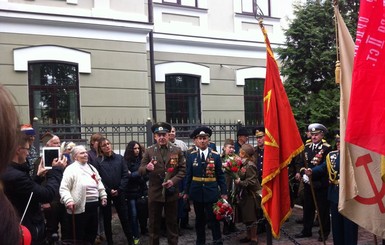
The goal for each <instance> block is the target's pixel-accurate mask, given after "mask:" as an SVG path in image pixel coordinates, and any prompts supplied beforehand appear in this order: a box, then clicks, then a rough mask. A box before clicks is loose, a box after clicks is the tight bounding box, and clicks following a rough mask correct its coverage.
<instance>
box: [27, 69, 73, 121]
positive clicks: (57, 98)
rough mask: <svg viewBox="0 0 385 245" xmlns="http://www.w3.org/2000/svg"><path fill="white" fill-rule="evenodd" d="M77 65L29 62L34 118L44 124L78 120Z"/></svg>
mask: <svg viewBox="0 0 385 245" xmlns="http://www.w3.org/2000/svg"><path fill="white" fill-rule="evenodd" d="M78 73H79V72H78V66H77V64H73V63H64V62H29V63H28V83H29V95H30V96H29V105H30V106H29V108H30V113H29V115H30V117H31V121H32V119H33V118H34V117H38V118H39V119H40V122H41V123H43V124H79V123H80V109H79V108H80V106H79V77H78Z"/></svg>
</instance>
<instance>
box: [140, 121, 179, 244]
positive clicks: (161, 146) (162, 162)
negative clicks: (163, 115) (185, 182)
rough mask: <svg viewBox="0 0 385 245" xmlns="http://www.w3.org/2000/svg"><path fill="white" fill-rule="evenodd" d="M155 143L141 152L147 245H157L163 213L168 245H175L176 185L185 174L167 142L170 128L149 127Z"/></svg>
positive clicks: (176, 150)
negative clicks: (145, 181)
mask: <svg viewBox="0 0 385 245" xmlns="http://www.w3.org/2000/svg"><path fill="white" fill-rule="evenodd" d="M151 130H152V132H153V133H154V135H155V140H156V143H155V144H154V145H152V146H150V147H149V148H148V149H147V150H146V151H145V153H144V156H143V159H142V162H141V165H140V167H139V170H138V171H139V174H141V175H145V174H148V177H149V189H148V213H149V236H150V239H149V241H150V244H151V245H158V244H159V235H160V226H161V220H162V212H163V209H164V214H165V217H166V228H167V239H168V244H172V245H177V244H178V224H177V210H178V190H177V189H178V188H177V186H178V182H179V181H181V180H182V179H183V177H184V176H185V173H186V161H185V158H184V156H183V153H182V151H181V149H180V148H179V147H177V146H174V145H173V144H171V143H170V142H169V138H168V137H169V136H168V133H169V132H170V131H171V125H170V124H168V123H164V122H160V123H156V124H154V125H153V126H152V127H151Z"/></svg>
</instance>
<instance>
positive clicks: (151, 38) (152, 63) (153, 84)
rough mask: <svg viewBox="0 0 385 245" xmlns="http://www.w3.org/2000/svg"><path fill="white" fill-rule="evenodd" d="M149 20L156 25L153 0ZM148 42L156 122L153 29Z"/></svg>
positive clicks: (149, 7) (154, 118)
mask: <svg viewBox="0 0 385 245" xmlns="http://www.w3.org/2000/svg"><path fill="white" fill-rule="evenodd" d="M148 22H149V23H150V24H152V26H153V27H154V13H153V4H152V0H148ZM148 42H149V47H150V50H149V52H150V78H151V105H152V119H153V120H154V122H156V121H157V118H156V93H155V62H154V33H153V30H151V31H150V32H149V34H148Z"/></svg>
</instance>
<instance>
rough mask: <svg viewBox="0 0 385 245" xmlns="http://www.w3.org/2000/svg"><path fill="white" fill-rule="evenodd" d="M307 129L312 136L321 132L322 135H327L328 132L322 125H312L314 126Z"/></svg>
mask: <svg viewBox="0 0 385 245" xmlns="http://www.w3.org/2000/svg"><path fill="white" fill-rule="evenodd" d="M307 129H308V130H309V132H310V133H312V134H318V133H320V132H322V133H327V132H328V130H327V128H326V127H325V126H324V125H322V124H320V123H312V124H310V125H309V127H307Z"/></svg>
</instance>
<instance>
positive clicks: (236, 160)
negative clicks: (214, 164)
mask: <svg viewBox="0 0 385 245" xmlns="http://www.w3.org/2000/svg"><path fill="white" fill-rule="evenodd" d="M241 166H242V159H241V158H240V157H239V156H237V155H234V156H229V157H228V158H227V159H226V162H225V164H224V165H223V168H224V170H225V172H226V173H227V174H229V175H230V176H231V177H232V178H233V179H237V178H239V177H238V171H239V169H240V167H241Z"/></svg>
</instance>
